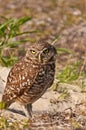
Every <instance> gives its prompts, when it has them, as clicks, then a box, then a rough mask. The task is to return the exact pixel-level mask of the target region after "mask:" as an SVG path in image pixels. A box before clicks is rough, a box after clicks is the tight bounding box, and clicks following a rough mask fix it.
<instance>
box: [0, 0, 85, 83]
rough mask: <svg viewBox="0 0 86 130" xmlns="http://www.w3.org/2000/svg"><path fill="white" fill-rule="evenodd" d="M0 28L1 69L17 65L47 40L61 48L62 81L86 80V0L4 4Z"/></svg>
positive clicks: (1, 4)
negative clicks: (30, 49)
mask: <svg viewBox="0 0 86 130" xmlns="http://www.w3.org/2000/svg"><path fill="white" fill-rule="evenodd" d="M27 17H28V19H27ZM25 18H26V19H25ZM10 20H11V21H10ZM21 21H23V22H21ZM21 25H23V26H21ZM0 26H1V27H0V29H1V30H0V34H1V36H0V39H1V43H0V50H1V52H0V63H1V65H4V66H7V67H8V66H11V65H13V64H14V63H15V62H16V61H17V60H18V59H19V58H22V56H24V55H25V50H26V48H27V47H28V44H30V43H34V42H35V41H36V40H39V39H40V38H43V39H46V40H47V41H48V42H50V43H51V44H54V46H55V47H56V48H57V52H58V58H57V73H58V74H59V75H60V76H58V79H59V80H60V81H64V82H69V81H72V80H74V81H75V80H76V79H78V78H80V77H82V75H83V76H84V77H85V76H86V75H85V73H86V67H85V66H86V0H76V1H75V0H46V1H45V0H37V1H35V0H31V1H30V0H21V1H20V0H15V1H14V0H0ZM12 30H13V31H12ZM3 32H4V33H3ZM22 32H25V33H22ZM22 34H23V35H22ZM21 43H23V44H21ZM65 72H66V76H64V74H65ZM68 77H70V79H68ZM79 81H80V79H79ZM81 81H82V80H81ZM74 83H75V82H74Z"/></svg>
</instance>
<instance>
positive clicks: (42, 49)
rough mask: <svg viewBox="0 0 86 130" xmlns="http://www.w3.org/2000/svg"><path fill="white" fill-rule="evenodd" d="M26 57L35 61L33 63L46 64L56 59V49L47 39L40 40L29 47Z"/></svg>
mask: <svg viewBox="0 0 86 130" xmlns="http://www.w3.org/2000/svg"><path fill="white" fill-rule="evenodd" d="M26 58H27V59H30V60H31V61H33V63H38V64H40V63H42V64H46V63H49V62H52V61H55V59H56V49H55V47H54V46H53V45H51V44H49V43H47V42H45V41H39V42H38V43H34V44H33V45H31V46H30V47H29V48H28V50H27V53H26Z"/></svg>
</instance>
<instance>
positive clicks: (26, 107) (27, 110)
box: [23, 104, 32, 119]
mask: <svg viewBox="0 0 86 130" xmlns="http://www.w3.org/2000/svg"><path fill="white" fill-rule="evenodd" d="M23 110H24V113H25V115H26V117H28V118H29V119H31V118H32V114H31V113H32V104H27V105H24V106H23Z"/></svg>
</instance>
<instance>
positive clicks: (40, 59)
mask: <svg viewBox="0 0 86 130" xmlns="http://www.w3.org/2000/svg"><path fill="white" fill-rule="evenodd" d="M38 61H39V63H41V62H42V56H41V54H39V55H38Z"/></svg>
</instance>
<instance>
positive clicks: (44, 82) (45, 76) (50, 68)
mask: <svg viewBox="0 0 86 130" xmlns="http://www.w3.org/2000/svg"><path fill="white" fill-rule="evenodd" d="M54 74H55V64H54V63H53V64H49V65H46V66H43V67H42V68H41V69H40V70H39V72H38V74H37V76H36V78H35V81H34V83H33V85H32V86H31V89H30V90H31V91H32V92H33V94H35V93H36V95H37V94H38V95H40V94H43V93H44V92H45V91H46V89H47V88H49V87H51V85H52V83H53V80H54Z"/></svg>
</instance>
